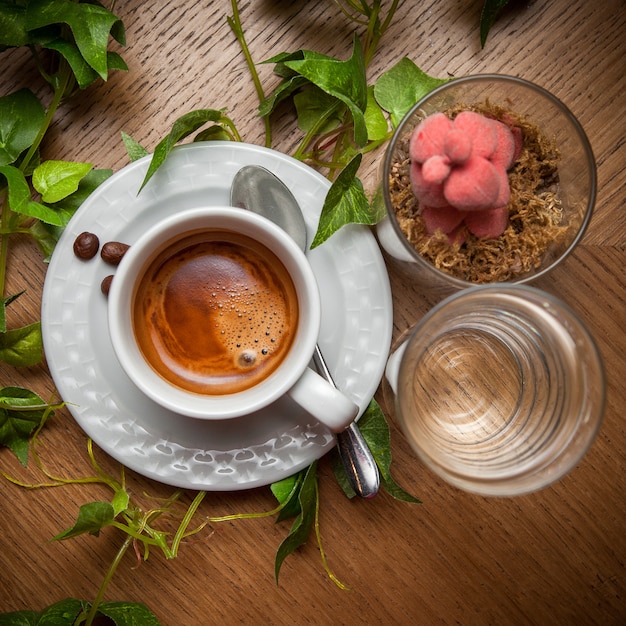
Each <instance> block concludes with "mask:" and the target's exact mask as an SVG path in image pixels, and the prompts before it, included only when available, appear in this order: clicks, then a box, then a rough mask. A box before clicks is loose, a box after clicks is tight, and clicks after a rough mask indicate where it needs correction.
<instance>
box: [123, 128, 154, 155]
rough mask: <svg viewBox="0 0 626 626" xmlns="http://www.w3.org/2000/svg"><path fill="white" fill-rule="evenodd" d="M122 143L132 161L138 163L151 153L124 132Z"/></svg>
mask: <svg viewBox="0 0 626 626" xmlns="http://www.w3.org/2000/svg"><path fill="white" fill-rule="evenodd" d="M122 142H123V143H124V147H125V148H126V153H127V154H128V158H129V159H130V160H131V161H138V160H139V159H142V158H143V157H145V156H148V155H149V154H150V152H148V150H146V149H145V148H144V147H143V146H142V145H141V144H140V143H139V142H138V141H135V140H134V139H133V138H132V137H131V136H130V135H128V134H127V133H125V132H124V131H122Z"/></svg>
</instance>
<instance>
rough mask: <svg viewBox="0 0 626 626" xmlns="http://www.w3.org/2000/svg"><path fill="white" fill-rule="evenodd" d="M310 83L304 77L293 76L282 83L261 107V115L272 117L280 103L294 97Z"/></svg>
mask: <svg viewBox="0 0 626 626" xmlns="http://www.w3.org/2000/svg"><path fill="white" fill-rule="evenodd" d="M308 84H309V81H308V80H307V79H306V78H304V76H297V75H295V76H291V77H290V78H287V79H285V80H283V82H281V83H280V84H279V85H278V87H276V89H275V90H274V91H273V92H272V93H271V94H270V95H269V96H268V97H267V98H265V100H264V101H263V102H261V104H260V105H259V115H260V116H261V117H265V116H266V115H270V114H271V113H272V112H273V111H274V110H275V109H276V107H277V106H278V104H279V103H280V102H282V101H283V100H286V99H287V98H289V97H290V96H292V95H294V94H295V93H296V92H297V91H298V90H299V89H301V88H302V87H304V86H305V85H308Z"/></svg>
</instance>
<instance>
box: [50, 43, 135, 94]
mask: <svg viewBox="0 0 626 626" xmlns="http://www.w3.org/2000/svg"><path fill="white" fill-rule="evenodd" d="M43 47H44V48H47V49H49V50H55V51H57V52H58V53H59V54H61V55H62V56H63V58H64V59H65V60H66V61H67V62H68V64H69V66H70V68H71V70H72V73H73V74H74V77H75V78H76V82H77V83H78V86H79V88H80V89H87V87H89V86H90V85H92V84H93V83H94V82H95V81H96V80H98V78H99V76H98V73H97V72H96V71H95V70H94V69H93V68H92V67H91V66H90V65H89V64H88V63H87V61H85V59H84V58H83V56H82V54H81V53H80V50H79V49H78V48H77V47H76V46H75V45H74V44H73V43H71V42H69V41H65V40H63V39H55V40H54V41H50V42H47V43H45V44H44V45H43ZM107 69H108V70H125V71H128V66H127V65H126V63H125V62H124V60H123V59H122V57H121V56H120V55H119V54H117V53H116V52H107Z"/></svg>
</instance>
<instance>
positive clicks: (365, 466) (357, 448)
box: [313, 345, 380, 498]
mask: <svg viewBox="0 0 626 626" xmlns="http://www.w3.org/2000/svg"><path fill="white" fill-rule="evenodd" d="M313 363H314V364H315V367H316V368H317V370H318V371H319V373H320V374H322V375H323V376H324V378H326V380H327V381H328V382H329V383H330V384H331V385H333V387H337V385H336V384H335V381H334V380H333V377H332V375H331V373H330V370H329V369H328V366H327V365H326V361H325V360H324V356H323V355H322V351H321V350H320V347H319V346H318V345H316V346H315V352H314V353H313ZM337 450H338V452H339V456H340V458H341V461H342V462H343V465H344V467H345V469H346V473H347V474H348V478H349V480H350V484H351V485H352V488H353V489H354V491H355V492H356V493H357V494H358V495H360V496H361V497H362V498H372V497H373V496H375V495H376V494H377V493H378V488H379V486H380V476H379V474H378V467H376V461H375V460H374V457H373V456H372V452H371V450H370V449H369V447H368V445H367V443H366V441H365V439H364V438H363V435H362V434H361V431H360V430H359V427H358V426H357V425H356V423H355V422H352V423H351V424H350V425H349V426H348V428H346V429H345V430H344V431H343V432H340V433H337Z"/></svg>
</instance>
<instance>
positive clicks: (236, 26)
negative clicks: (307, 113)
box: [228, 0, 272, 148]
mask: <svg viewBox="0 0 626 626" xmlns="http://www.w3.org/2000/svg"><path fill="white" fill-rule="evenodd" d="M231 6H232V9H233V17H231V18H228V24H229V26H230V27H231V29H232V31H233V32H234V33H235V36H236V37H237V41H238V42H239V45H240V46H241V51H242V52H243V55H244V57H245V59H246V63H247V65H248V69H249V70H250V74H251V76H252V82H253V83H254V87H255V89H256V93H257V97H258V99H259V103H262V102H263V101H264V100H265V93H264V91H263V85H262V84H261V79H260V78H259V74H258V72H257V71H256V66H255V64H254V61H253V59H252V55H251V54H250V49H249V48H248V44H247V43H246V38H245V35H244V32H243V26H242V25H241V18H240V17H239V6H238V4H237V0H231ZM263 121H264V124H265V147H266V148H270V147H271V145H272V128H271V125H270V119H269V116H268V115H265V116H264V118H263Z"/></svg>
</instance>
